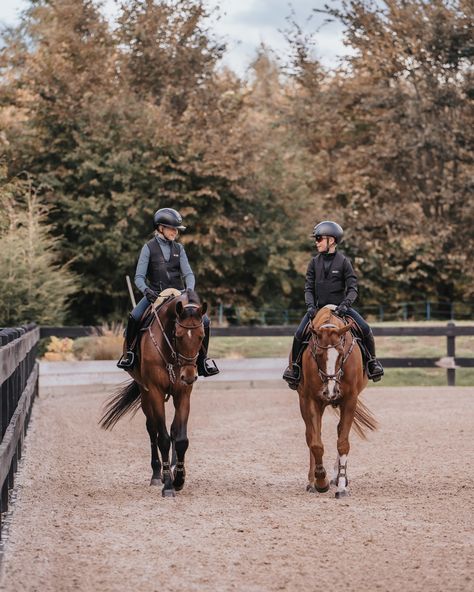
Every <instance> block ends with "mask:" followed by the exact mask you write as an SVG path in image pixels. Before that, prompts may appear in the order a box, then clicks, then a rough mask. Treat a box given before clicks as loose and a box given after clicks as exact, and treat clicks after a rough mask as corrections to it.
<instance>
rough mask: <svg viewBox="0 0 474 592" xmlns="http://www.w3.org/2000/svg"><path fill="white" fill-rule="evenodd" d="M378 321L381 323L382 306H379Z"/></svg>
mask: <svg viewBox="0 0 474 592" xmlns="http://www.w3.org/2000/svg"><path fill="white" fill-rule="evenodd" d="M379 321H380V322H382V321H383V306H382V304H380V305H379Z"/></svg>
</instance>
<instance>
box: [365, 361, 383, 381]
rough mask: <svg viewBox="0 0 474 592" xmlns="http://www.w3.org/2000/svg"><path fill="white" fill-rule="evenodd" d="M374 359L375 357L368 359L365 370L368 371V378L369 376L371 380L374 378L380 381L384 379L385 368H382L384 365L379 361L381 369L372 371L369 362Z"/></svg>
mask: <svg viewBox="0 0 474 592" xmlns="http://www.w3.org/2000/svg"><path fill="white" fill-rule="evenodd" d="M374 360H375V358H371V359H370V360H368V362H367V366H366V369H365V371H366V372H367V378H369V379H370V380H373V381H374V382H378V381H379V380H382V376H383V375H384V370H383V368H382V365H381V364H380V362H379V365H380V370H376V371H375V372H371V371H370V367H369V364H370V362H373V361H374Z"/></svg>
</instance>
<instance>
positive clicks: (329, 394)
mask: <svg viewBox="0 0 474 592" xmlns="http://www.w3.org/2000/svg"><path fill="white" fill-rule="evenodd" d="M335 308H336V307H335V306H333V305H329V306H326V307H323V308H321V309H320V310H319V311H318V313H317V314H316V316H315V317H314V318H313V320H312V322H311V323H310V332H311V336H310V339H309V343H308V347H307V348H306V350H305V351H304V353H303V357H302V377H301V381H300V384H299V385H298V394H299V399H300V410H301V415H302V417H303V420H304V422H305V426H306V443H307V445H308V448H309V458H310V461H309V472H308V485H307V487H306V489H307V491H310V492H312V493H315V492H320V493H323V492H326V491H328V490H329V486H330V483H329V481H328V478H327V476H326V470H325V468H324V465H323V454H324V446H323V442H322V439H321V425H322V417H323V413H324V410H325V408H326V407H327V406H328V405H331V406H332V407H333V408H338V409H339V414H340V418H339V423H338V426H337V458H336V463H335V465H334V470H333V475H332V480H331V484H332V485H336V486H337V489H336V493H335V496H336V498H341V497H344V496H346V495H347V494H348V493H349V489H348V479H347V457H348V454H349V448H350V445H349V432H350V430H351V427H352V425H353V424H354V428H355V430H356V431H357V433H358V434H359V435H360V436H361V437H363V438H365V429H369V430H375V429H377V422H376V420H375V418H374V417H373V415H372V414H371V412H370V411H369V409H368V408H367V407H366V406H365V405H364V404H363V403H362V402H361V401H359V398H358V397H359V394H360V393H361V391H362V390H363V389H364V388H365V387H366V386H367V375H366V374H365V373H364V364H363V360H362V354H361V351H360V348H359V347H358V345H357V342H356V339H355V338H354V336H353V335H352V333H351V331H350V329H351V327H352V324H353V321H352V319H350V318H349V320H348V322H347V323H345V322H344V320H343V319H341V318H340V317H339V316H337V315H336V314H335V313H334V309H335Z"/></svg>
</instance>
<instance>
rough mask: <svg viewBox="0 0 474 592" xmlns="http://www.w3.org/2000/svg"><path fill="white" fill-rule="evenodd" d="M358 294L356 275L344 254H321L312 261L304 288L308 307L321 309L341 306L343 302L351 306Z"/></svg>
mask: <svg viewBox="0 0 474 592" xmlns="http://www.w3.org/2000/svg"><path fill="white" fill-rule="evenodd" d="M357 294H358V290H357V277H356V274H355V273H354V269H353V267H352V263H351V261H350V259H349V258H348V257H346V256H345V255H344V254H343V253H341V252H340V251H336V252H335V253H333V254H329V255H326V254H322V253H319V254H318V255H316V257H313V258H312V259H311V261H310V262H309V265H308V269H307V271H306V282H305V286H304V299H305V302H306V306H308V307H309V306H315V307H316V308H321V307H322V306H325V305H326V304H336V305H337V304H340V303H341V302H342V301H343V300H345V301H346V302H347V303H348V305H349V306H351V305H352V304H353V303H354V302H355V300H356V299H357Z"/></svg>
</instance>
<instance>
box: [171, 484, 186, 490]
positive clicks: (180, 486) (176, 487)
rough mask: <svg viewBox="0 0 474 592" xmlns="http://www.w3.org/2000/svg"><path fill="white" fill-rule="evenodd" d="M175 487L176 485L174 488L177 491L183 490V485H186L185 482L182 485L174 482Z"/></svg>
mask: <svg viewBox="0 0 474 592" xmlns="http://www.w3.org/2000/svg"><path fill="white" fill-rule="evenodd" d="M173 487H174V490H175V491H181V490H182V489H183V487H184V483H181V485H175V484H174V483H173Z"/></svg>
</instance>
